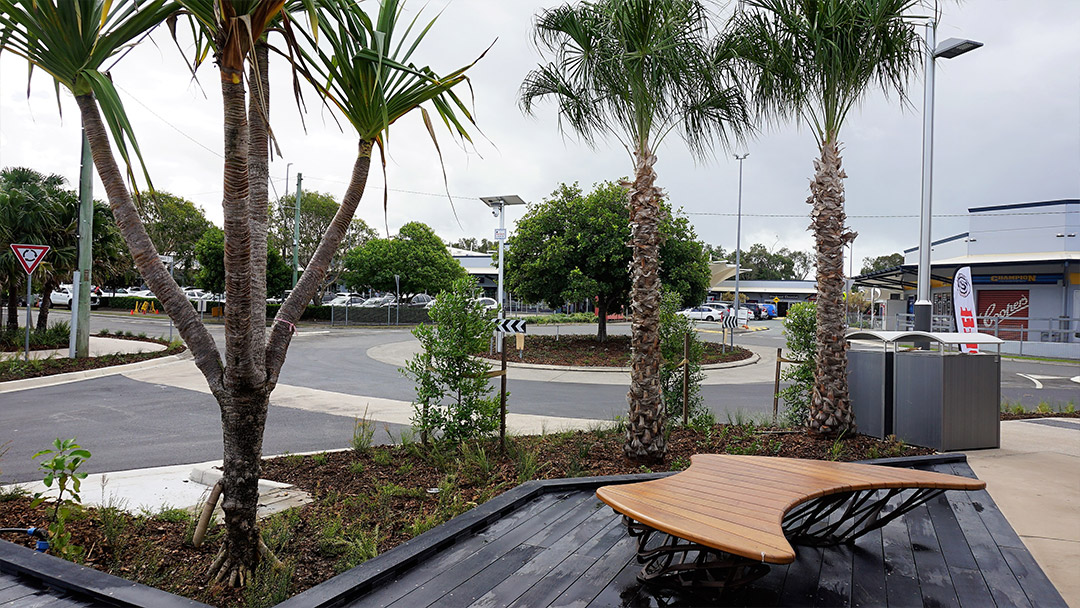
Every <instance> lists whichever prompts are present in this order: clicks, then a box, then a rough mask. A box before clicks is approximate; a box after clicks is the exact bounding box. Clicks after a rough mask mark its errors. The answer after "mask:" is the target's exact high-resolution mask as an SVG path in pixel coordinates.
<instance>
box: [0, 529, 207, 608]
mask: <svg viewBox="0 0 1080 608" xmlns="http://www.w3.org/2000/svg"><path fill="white" fill-rule="evenodd" d="M0 572H5V573H8V574H14V575H18V576H20V577H26V578H30V579H34V580H36V581H39V582H40V583H41V584H43V585H44V586H46V587H49V588H52V589H58V590H63V591H67V592H69V593H72V594H73V595H76V596H79V597H83V598H88V599H92V600H94V601H95V602H99V603H102V604H104V605H108V606H118V607H123V608H157V607H159V606H160V607H162V608H173V607H176V608H179V607H181V606H183V607H185V608H199V607H203V608H210V607H209V606H207V605H206V604H203V603H201V602H197V601H195V600H192V599H188V598H186V597H181V596H179V595H175V594H172V593H169V592H167V591H162V590H161V589H157V588H154V587H149V586H147V585H143V584H140V583H135V582H132V581H129V580H127V579H123V578H120V577H118V576H113V575H111V574H108V573H106V572H102V571H100V570H95V569H93V568H88V567H86V566H80V565H79V564H76V563H73V562H69V561H67V560H65V559H61V558H59V557H55V556H52V555H47V554H45V553H39V552H37V551H34V550H33V549H28V548H26V547H23V546H21V545H16V544H14V543H10V542H7V541H2V540H0Z"/></svg>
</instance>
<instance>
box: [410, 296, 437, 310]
mask: <svg viewBox="0 0 1080 608" xmlns="http://www.w3.org/2000/svg"><path fill="white" fill-rule="evenodd" d="M434 301H435V298H434V297H433V296H429V295H428V294H426V293H418V294H416V295H414V296H413V297H412V299H411V300H409V306H417V307H419V306H423V307H424V308H427V307H428V305H429V304H430V303H431V302H434Z"/></svg>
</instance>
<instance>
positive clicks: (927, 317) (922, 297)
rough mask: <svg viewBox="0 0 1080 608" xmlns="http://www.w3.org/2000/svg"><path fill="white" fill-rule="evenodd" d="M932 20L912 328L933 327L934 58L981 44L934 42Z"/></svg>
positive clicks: (929, 23)
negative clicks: (931, 264) (913, 321)
mask: <svg viewBox="0 0 1080 608" xmlns="http://www.w3.org/2000/svg"><path fill="white" fill-rule="evenodd" d="M936 25H937V24H935V23H934V21H933V20H932V19H931V20H929V21H927V22H926V51H927V52H926V86H925V88H924V90H923V162H922V207H921V209H920V218H921V219H920V222H919V277H918V282H917V283H916V289H915V330H916V331H930V330H931V329H932V323H931V320H932V316H933V304H931V302H930V218H931V207H932V198H933V184H934V60H935V59H937V58H938V57H942V58H944V59H952V58H953V57H957V56H959V55H963V54H964V53H967V52H968V51H974V50H975V49H977V48H979V47H980V46H982V45H983V44H982V43H981V42H976V41H974V40H963V39H960V38H949V39H948V40H944V41H942V43H941V44H940V45H937V43H936V41H935V34H934V28H935V27H936Z"/></svg>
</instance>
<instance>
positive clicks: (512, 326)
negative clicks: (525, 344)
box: [496, 319, 526, 334]
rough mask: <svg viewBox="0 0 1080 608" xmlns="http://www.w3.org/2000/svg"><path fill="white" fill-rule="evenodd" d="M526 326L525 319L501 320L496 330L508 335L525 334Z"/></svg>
mask: <svg viewBox="0 0 1080 608" xmlns="http://www.w3.org/2000/svg"><path fill="white" fill-rule="evenodd" d="M525 326H526V322H525V319H499V324H498V326H497V327H496V329H497V330H499V331H501V332H503V333H506V334H511V333H513V334H523V333H526V332H525Z"/></svg>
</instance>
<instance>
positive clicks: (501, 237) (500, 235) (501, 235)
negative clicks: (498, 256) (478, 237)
mask: <svg viewBox="0 0 1080 608" xmlns="http://www.w3.org/2000/svg"><path fill="white" fill-rule="evenodd" d="M495 240H496V241H505V240H506V228H496V229H495Z"/></svg>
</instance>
